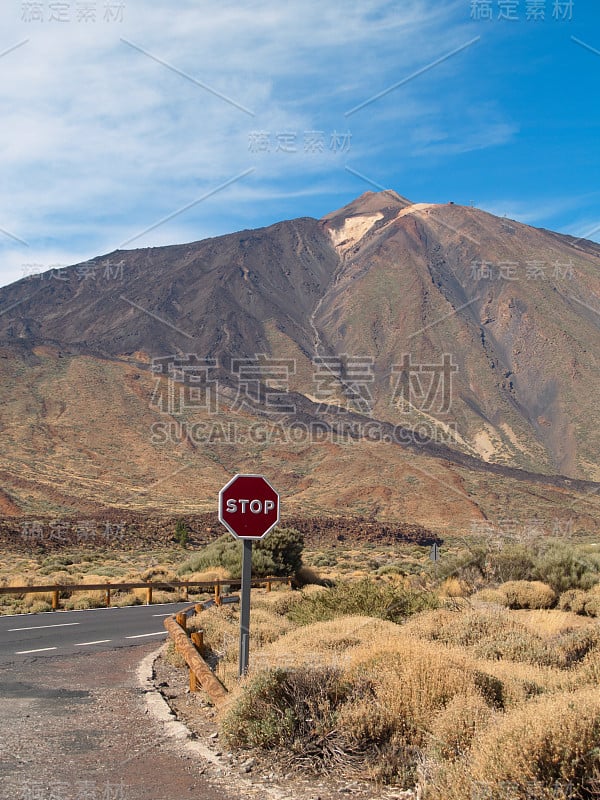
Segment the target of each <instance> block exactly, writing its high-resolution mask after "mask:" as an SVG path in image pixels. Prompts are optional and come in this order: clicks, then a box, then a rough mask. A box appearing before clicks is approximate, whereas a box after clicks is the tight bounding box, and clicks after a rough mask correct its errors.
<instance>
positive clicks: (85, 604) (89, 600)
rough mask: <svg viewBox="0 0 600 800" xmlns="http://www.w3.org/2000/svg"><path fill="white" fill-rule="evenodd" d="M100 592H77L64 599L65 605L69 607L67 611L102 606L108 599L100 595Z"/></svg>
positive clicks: (66, 607)
mask: <svg viewBox="0 0 600 800" xmlns="http://www.w3.org/2000/svg"><path fill="white" fill-rule="evenodd" d="M100 594H101V592H88V593H85V592H75V593H74V594H73V595H72V596H71V597H69V598H67V599H66V600H65V601H64V603H63V607H64V608H65V609H67V611H74V610H76V609H77V610H80V611H81V610H83V609H86V608H102V607H103V606H105V605H106V599H105V598H104V597H99V595H100Z"/></svg>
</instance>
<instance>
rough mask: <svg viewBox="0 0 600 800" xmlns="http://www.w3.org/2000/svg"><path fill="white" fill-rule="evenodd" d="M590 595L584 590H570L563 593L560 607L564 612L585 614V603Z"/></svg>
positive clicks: (559, 601) (559, 603)
mask: <svg viewBox="0 0 600 800" xmlns="http://www.w3.org/2000/svg"><path fill="white" fill-rule="evenodd" d="M587 598H588V593H587V592H584V591H583V589H568V590H567V591H566V592H563V593H562V594H561V596H560V598H559V600H558V607H559V608H560V609H561V610H562V611H572V612H573V613H574V614H585V601H586V600H587Z"/></svg>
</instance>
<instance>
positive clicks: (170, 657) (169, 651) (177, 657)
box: [164, 641, 187, 669]
mask: <svg viewBox="0 0 600 800" xmlns="http://www.w3.org/2000/svg"><path fill="white" fill-rule="evenodd" d="M164 659H165V661H166V663H167V664H171V666H173V667H179V668H180V669H182V668H183V667H186V666H187V662H186V660H185V658H184V657H183V656H182V655H181V653H180V652H179V651H178V650H177V649H176V647H175V645H174V643H173V642H171V641H169V642H168V644H167V646H166V648H165V651H164Z"/></svg>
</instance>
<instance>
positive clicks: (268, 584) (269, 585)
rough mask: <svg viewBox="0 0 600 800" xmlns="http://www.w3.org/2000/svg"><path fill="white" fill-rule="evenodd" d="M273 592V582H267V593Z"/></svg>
mask: <svg viewBox="0 0 600 800" xmlns="http://www.w3.org/2000/svg"><path fill="white" fill-rule="evenodd" d="M270 591H271V581H267V592H270Z"/></svg>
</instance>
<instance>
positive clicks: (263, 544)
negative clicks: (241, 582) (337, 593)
mask: <svg viewBox="0 0 600 800" xmlns="http://www.w3.org/2000/svg"><path fill="white" fill-rule="evenodd" d="M303 548H304V538H303V536H302V534H301V533H300V532H299V531H297V530H295V529H294V528H277V529H275V530H274V531H272V532H271V533H270V534H269V535H268V536H267V537H266V538H265V539H261V540H260V541H259V542H255V543H254V545H253V547H252V575H253V576H254V577H264V576H267V575H293V574H295V573H296V572H297V571H298V570H299V569H300V567H301V566H302V550H303ZM211 567H223V568H224V569H226V570H227V571H228V572H229V574H230V575H231V577H232V578H239V577H240V576H241V574H242V542H240V541H238V540H236V539H234V538H233V536H231V534H229V533H225V534H224V535H223V536H220V537H219V538H218V539H217V540H216V541H215V542H212V544H209V545H208V546H207V547H205V548H204V550H202V551H201V552H199V553H198V554H197V555H195V556H194V557H193V558H191V559H189V561H186V563H185V564H183V566H182V567H181V568H180V569H179V574H180V575H185V574H186V573H190V572H202V571H204V570H207V569H210V568H211Z"/></svg>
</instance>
